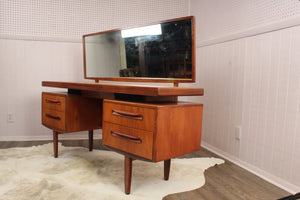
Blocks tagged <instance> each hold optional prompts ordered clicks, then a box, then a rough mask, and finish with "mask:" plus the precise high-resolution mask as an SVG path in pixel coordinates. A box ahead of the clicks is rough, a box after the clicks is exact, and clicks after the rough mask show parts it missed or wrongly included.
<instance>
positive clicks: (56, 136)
mask: <svg viewBox="0 0 300 200" xmlns="http://www.w3.org/2000/svg"><path fill="white" fill-rule="evenodd" d="M53 150H54V158H57V157H58V132H57V131H53Z"/></svg>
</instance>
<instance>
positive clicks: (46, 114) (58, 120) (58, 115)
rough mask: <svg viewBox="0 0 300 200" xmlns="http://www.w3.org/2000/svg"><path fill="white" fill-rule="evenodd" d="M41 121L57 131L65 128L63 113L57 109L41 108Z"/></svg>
mask: <svg viewBox="0 0 300 200" xmlns="http://www.w3.org/2000/svg"><path fill="white" fill-rule="evenodd" d="M42 115H43V116H42V122H43V124H44V125H45V126H47V127H49V128H51V129H54V130H59V131H65V130H66V123H65V121H66V120H65V113H64V112H60V111H57V110H50V109H43V112H42Z"/></svg>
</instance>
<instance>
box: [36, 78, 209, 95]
mask: <svg viewBox="0 0 300 200" xmlns="http://www.w3.org/2000/svg"><path fill="white" fill-rule="evenodd" d="M42 86H45V87H56V88H67V89H74V90H89V91H99V92H111V93H122V94H135V95H145V96H203V94H204V89H203V88H189V87H167V86H153V85H133V84H117V83H94V82H60V81H43V82H42Z"/></svg>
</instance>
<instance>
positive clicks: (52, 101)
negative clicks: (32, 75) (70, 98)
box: [46, 99, 61, 105]
mask: <svg viewBox="0 0 300 200" xmlns="http://www.w3.org/2000/svg"><path fill="white" fill-rule="evenodd" d="M46 102H47V103H53V104H58V105H60V103H61V102H60V101H59V100H54V99H46Z"/></svg>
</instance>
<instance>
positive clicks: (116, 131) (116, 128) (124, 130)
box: [102, 122, 153, 160]
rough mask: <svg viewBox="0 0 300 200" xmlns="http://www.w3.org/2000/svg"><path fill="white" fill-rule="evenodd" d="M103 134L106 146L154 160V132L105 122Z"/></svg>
mask: <svg viewBox="0 0 300 200" xmlns="http://www.w3.org/2000/svg"><path fill="white" fill-rule="evenodd" d="M102 133H103V138H102V142H103V144H104V145H107V146H110V147H113V148H116V149H119V150H122V151H125V152H127V153H132V154H134V155H137V156H141V157H143V158H147V159H151V160H152V148H153V133H152V132H149V131H144V130H138V129H134V128H129V127H126V126H120V125H116V124H111V123H108V122H104V123H103V132H102Z"/></svg>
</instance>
